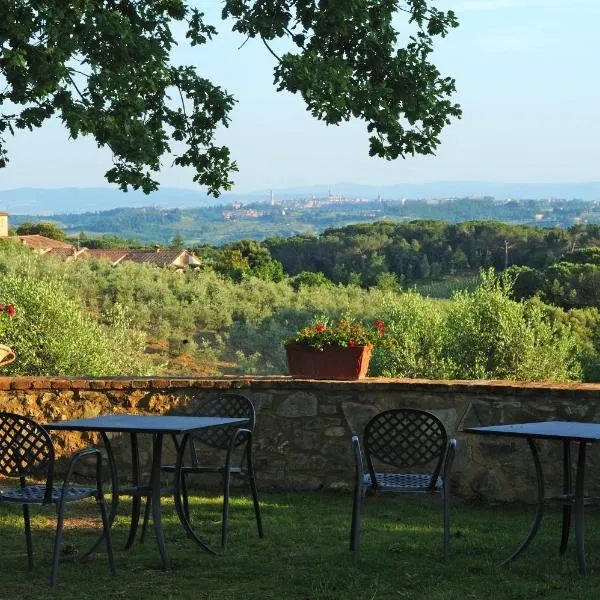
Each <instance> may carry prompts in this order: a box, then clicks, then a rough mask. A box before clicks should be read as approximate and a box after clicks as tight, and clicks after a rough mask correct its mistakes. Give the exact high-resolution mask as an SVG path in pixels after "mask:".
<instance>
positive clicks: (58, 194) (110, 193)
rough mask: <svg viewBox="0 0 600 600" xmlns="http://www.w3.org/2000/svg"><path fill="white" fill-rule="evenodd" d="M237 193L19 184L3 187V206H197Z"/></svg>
mask: <svg viewBox="0 0 600 600" xmlns="http://www.w3.org/2000/svg"><path fill="white" fill-rule="evenodd" d="M235 199H236V196H234V195H232V194H223V195H222V196H220V197H219V198H213V197H212V196H207V195H206V194H205V193H203V192H201V191H197V190H189V189H178V188H162V189H160V190H158V191H157V192H154V193H153V194H148V195H147V194H144V193H143V192H140V191H137V192H136V191H131V192H126V193H125V192H121V191H120V190H118V189H117V188H109V187H105V188H104V187H100V188H17V189H14V190H0V210H3V211H6V212H9V213H11V214H28V215H52V214H64V213H83V212H95V211H103V210H110V209H113V208H121V207H126V208H140V207H145V206H156V207H159V208H198V207H202V206H214V205H217V204H224V203H231V202H234V201H235Z"/></svg>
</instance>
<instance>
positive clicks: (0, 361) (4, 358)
mask: <svg viewBox="0 0 600 600" xmlns="http://www.w3.org/2000/svg"><path fill="white" fill-rule="evenodd" d="M15 358H17V355H16V354H15V352H14V350H13V349H12V348H10V347H9V346H5V345H4V344H0V367H4V366H6V365H10V363H11V362H13V361H14V360H15Z"/></svg>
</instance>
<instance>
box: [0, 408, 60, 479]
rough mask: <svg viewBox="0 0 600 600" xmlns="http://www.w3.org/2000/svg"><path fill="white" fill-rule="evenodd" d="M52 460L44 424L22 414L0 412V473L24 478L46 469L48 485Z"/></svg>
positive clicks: (52, 456)
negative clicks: (39, 423) (41, 424)
mask: <svg viewBox="0 0 600 600" xmlns="http://www.w3.org/2000/svg"><path fill="white" fill-rule="evenodd" d="M53 464H54V446H53V444H52V438H51V437H50V434H49V433H48V432H47V431H46V430H45V429H44V428H43V427H41V426H40V425H38V424H37V423H36V422H35V421H33V420H31V419H29V418H27V417H24V416H22V415H16V414H13V413H6V412H3V413H0V475H3V476H5V477H20V478H21V479H22V480H23V478H25V477H26V476H29V475H32V474H37V473H39V472H40V471H41V470H42V469H46V471H47V476H46V479H47V480H48V481H49V484H50V487H51V486H52V470H53ZM22 483H24V482H23V481H22Z"/></svg>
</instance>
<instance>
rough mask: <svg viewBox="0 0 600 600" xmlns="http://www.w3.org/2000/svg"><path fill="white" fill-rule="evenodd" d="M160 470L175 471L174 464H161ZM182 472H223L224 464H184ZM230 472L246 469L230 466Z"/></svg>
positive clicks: (241, 471) (240, 471)
mask: <svg viewBox="0 0 600 600" xmlns="http://www.w3.org/2000/svg"><path fill="white" fill-rule="evenodd" d="M160 468H161V471H165V472H167V473H174V472H175V465H161V467H160ZM181 472H182V473H224V472H225V467H224V466H222V465H221V466H217V465H215V466H212V467H211V466H206V465H196V466H194V465H184V466H182V467H181ZM229 472H230V473H245V472H246V470H245V469H242V468H241V467H230V468H229Z"/></svg>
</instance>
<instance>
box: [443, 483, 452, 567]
mask: <svg viewBox="0 0 600 600" xmlns="http://www.w3.org/2000/svg"><path fill="white" fill-rule="evenodd" d="M449 496H450V490H449V489H448V487H447V486H446V485H444V487H443V488H442V501H443V503H444V562H445V563H446V562H448V560H449V558H450V506H449Z"/></svg>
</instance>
